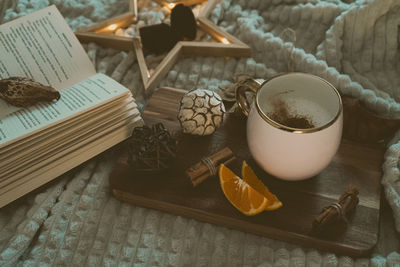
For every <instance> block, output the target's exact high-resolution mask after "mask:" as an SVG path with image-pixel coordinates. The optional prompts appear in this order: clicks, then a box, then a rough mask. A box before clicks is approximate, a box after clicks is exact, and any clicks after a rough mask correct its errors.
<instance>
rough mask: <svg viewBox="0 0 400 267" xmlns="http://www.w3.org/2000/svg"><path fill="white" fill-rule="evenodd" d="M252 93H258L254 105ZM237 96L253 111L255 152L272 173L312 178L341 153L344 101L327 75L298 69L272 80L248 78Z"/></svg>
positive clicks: (250, 129) (250, 135)
mask: <svg viewBox="0 0 400 267" xmlns="http://www.w3.org/2000/svg"><path fill="white" fill-rule="evenodd" d="M246 92H252V93H253V94H255V98H254V101H253V102H252V103H251V106H250V105H249V103H248V102H247V100H246V97H245V93H246ZM236 100H237V103H238V105H239V107H240V108H241V109H242V111H243V113H245V114H246V115H248V118H247V143H248V146H249V149H250V152H251V154H252V156H253V158H254V160H255V161H256V162H257V163H258V164H259V165H260V166H261V167H262V168H263V169H264V170H265V171H266V172H268V173H270V174H271V175H273V176H276V177H278V178H281V179H284V180H303V179H307V178H310V177H313V176H315V175H317V174H318V173H320V172H321V171H322V170H323V169H324V168H325V167H327V166H328V164H329V163H330V162H331V160H332V158H333V157H334V155H335V154H336V152H337V150H338V148H339V145H340V140H341V136H342V128H343V111H342V110H343V108H342V100H341V98H340V95H339V92H338V91H337V90H336V89H335V87H334V86H333V85H331V84H330V83H329V82H327V81H326V80H324V79H322V78H320V77H317V76H314V75H311V74H306V73H297V72H294V73H285V74H281V75H277V76H275V77H273V78H271V79H269V80H267V81H264V80H255V79H247V80H245V81H243V82H241V83H240V84H239V85H238V86H237V88H236ZM293 118H295V120H293ZM293 123H294V124H293Z"/></svg>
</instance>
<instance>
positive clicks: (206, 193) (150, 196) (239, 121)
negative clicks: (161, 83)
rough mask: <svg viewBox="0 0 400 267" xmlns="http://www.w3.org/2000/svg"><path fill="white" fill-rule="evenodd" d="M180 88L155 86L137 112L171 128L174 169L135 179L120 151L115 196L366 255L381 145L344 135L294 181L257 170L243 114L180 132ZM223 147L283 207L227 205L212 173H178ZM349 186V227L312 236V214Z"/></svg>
mask: <svg viewBox="0 0 400 267" xmlns="http://www.w3.org/2000/svg"><path fill="white" fill-rule="evenodd" d="M184 93H185V91H183V90H178V89H173V88H160V89H159V90H158V91H156V92H155V93H154V94H153V96H152V98H151V100H150V101H149V104H148V106H147V107H146V109H145V111H144V113H143V117H144V120H145V122H146V124H147V125H151V124H153V123H156V122H162V123H163V124H164V126H165V127H166V128H167V129H169V130H170V131H171V132H175V133H176V136H177V139H178V140H179V145H178V157H177V159H176V162H175V163H174V166H173V167H174V168H173V169H172V171H171V172H170V173H163V174H160V175H157V176H142V177H139V176H137V175H136V176H135V175H133V173H132V171H130V169H129V167H128V165H127V163H126V154H124V153H122V155H121V156H120V158H119V159H118V161H117V163H116V166H115V168H114V170H113V171H112V173H111V174H110V187H111V189H112V192H113V194H114V196H115V197H116V198H117V199H120V200H122V201H126V202H129V203H132V204H135V205H139V206H143V207H147V208H154V209H158V210H162V211H165V212H169V213H173V214H176V215H182V216H186V217H190V218H194V219H197V220H200V221H205V222H209V223H213V224H218V225H222V226H226V227H229V228H233V229H238V230H241V231H245V232H250V233H254V234H258V235H263V236H266V237H270V238H274V239H280V240H284V241H288V242H292V243H295V244H298V245H301V246H309V247H315V248H317V249H322V250H328V251H332V252H334V253H337V254H346V255H349V256H366V255H368V254H369V253H371V251H372V249H373V247H374V245H375V244H376V243H377V240H378V229H379V209H380V192H381V186H380V180H381V166H382V162H383V153H384V148H383V146H378V145H369V144H368V145H367V144H361V143H356V142H351V141H347V140H342V143H341V146H340V149H339V151H338V153H337V155H336V156H335V158H334V159H333V161H332V162H331V164H330V165H329V166H328V167H327V168H326V169H325V170H324V171H323V172H322V173H320V174H319V175H318V176H316V177H313V178H311V179H308V180H305V181H300V182H288V181H283V180H279V179H277V178H275V177H272V176H270V175H269V174H267V173H265V172H264V171H262V170H261V169H260V168H259V167H258V166H257V165H256V163H255V162H254V160H253V159H252V157H251V155H250V153H249V151H248V148H247V143H246V131H245V129H246V120H245V118H238V117H235V116H233V115H225V117H224V123H223V125H222V127H221V128H219V129H218V130H217V131H216V132H215V133H214V134H212V135H210V136H206V137H195V136H189V135H184V134H182V133H181V130H180V125H179V122H178V121H177V112H178V106H179V100H180V99H181V97H182V95H183V94H184ZM225 146H228V147H229V148H231V150H232V151H233V152H234V154H235V155H236V156H237V158H238V159H239V160H238V161H237V163H235V164H234V166H233V170H234V171H235V172H236V173H238V174H239V173H240V172H239V170H240V165H241V162H242V160H246V161H247V162H248V164H249V165H250V166H251V167H252V168H253V169H254V171H255V172H256V174H257V175H258V177H259V178H260V179H261V180H262V181H263V182H264V184H265V185H267V186H268V188H269V189H270V190H271V191H272V192H273V193H275V194H276V195H277V196H278V198H279V199H280V200H281V201H282V202H283V207H282V208H280V209H279V210H276V211H264V212H262V213H260V214H258V215H256V216H252V217H247V216H245V215H243V214H242V213H240V212H239V211H238V210H236V209H235V208H234V207H233V206H232V205H231V204H230V203H229V202H228V200H227V199H226V198H225V196H224V194H223V193H222V190H221V188H220V185H219V179H218V178H217V177H215V178H209V179H208V180H206V181H204V182H203V183H202V184H200V185H199V186H197V187H195V188H194V187H193V186H192V184H191V182H190V180H189V178H187V177H186V176H185V174H184V171H185V170H186V169H187V168H188V167H189V166H191V165H193V164H194V163H196V162H198V161H199V160H200V159H201V158H202V157H204V156H207V155H210V154H212V153H215V152H216V151H218V150H220V149H222V148H223V147H225ZM350 184H354V185H355V186H356V187H357V188H358V189H359V192H360V194H359V198H360V203H359V205H358V206H357V208H356V210H355V211H354V213H353V214H351V216H350V217H349V219H348V225H347V226H345V225H342V226H341V227H335V228H334V229H330V230H329V231H325V232H323V233H320V234H319V235H314V234H312V233H311V225H312V221H313V219H314V218H315V217H316V216H317V215H318V214H319V213H320V212H321V211H322V210H323V208H324V207H327V206H329V205H330V204H331V203H333V202H336V201H337V199H338V197H339V196H340V195H341V194H342V193H343V192H344V191H345V189H346V188H347V186H348V185H350Z"/></svg>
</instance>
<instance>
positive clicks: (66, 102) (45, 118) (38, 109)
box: [0, 73, 130, 148]
mask: <svg viewBox="0 0 400 267" xmlns="http://www.w3.org/2000/svg"><path fill="white" fill-rule="evenodd" d="M60 94H61V97H60V99H59V100H58V101H57V102H53V103H38V104H36V105H34V106H32V107H30V108H24V109H21V110H18V111H16V112H14V113H13V114H11V115H10V116H7V117H5V118H3V119H2V120H0V148H1V147H4V146H7V145H9V144H11V143H13V142H15V141H17V140H20V139H21V138H23V137H27V136H29V135H32V134H34V133H36V132H38V131H39V130H40V131H41V130H43V129H46V128H48V127H50V126H51V125H55V124H58V123H60V122H62V121H64V120H66V119H67V118H71V117H75V116H78V115H80V114H81V113H83V112H86V111H88V110H91V109H93V108H95V107H97V106H100V105H102V104H104V103H106V102H109V101H112V100H113V99H116V98H118V97H121V96H122V95H125V94H130V91H129V90H128V89H127V88H126V87H124V86H123V85H121V84H119V83H118V82H116V81H115V80H113V79H112V78H110V77H108V76H106V75H104V74H101V73H99V74H95V75H93V76H91V77H89V78H88V79H86V80H84V81H82V82H79V83H77V84H74V85H73V86H71V87H69V88H67V89H65V90H63V91H61V92H60Z"/></svg>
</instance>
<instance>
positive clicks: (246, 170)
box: [242, 161, 282, 210]
mask: <svg viewBox="0 0 400 267" xmlns="http://www.w3.org/2000/svg"><path fill="white" fill-rule="evenodd" d="M242 178H243V180H244V181H245V182H246V183H247V184H249V185H250V186H251V187H252V188H254V189H255V190H256V191H257V192H259V193H260V194H262V195H263V196H264V197H266V198H267V199H268V204H267V206H266V207H265V209H266V210H276V209H279V208H280V207H282V202H281V201H280V200H279V199H278V198H277V197H276V196H275V195H274V194H272V193H271V192H270V191H269V190H268V188H267V187H266V186H265V185H264V184H263V182H261V180H260V179H258V177H257V175H256V174H255V173H254V171H253V169H252V168H250V166H249V165H248V164H247V162H246V161H243V163H242Z"/></svg>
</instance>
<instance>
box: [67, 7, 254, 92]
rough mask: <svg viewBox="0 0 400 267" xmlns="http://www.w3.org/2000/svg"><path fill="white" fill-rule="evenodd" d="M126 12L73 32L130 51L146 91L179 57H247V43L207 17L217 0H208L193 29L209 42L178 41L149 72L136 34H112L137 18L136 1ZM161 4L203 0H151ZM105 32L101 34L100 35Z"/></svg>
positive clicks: (150, 88) (170, 8) (153, 86)
mask: <svg viewBox="0 0 400 267" xmlns="http://www.w3.org/2000/svg"><path fill="white" fill-rule="evenodd" d="M130 1H131V2H130V10H129V12H127V13H125V14H122V15H119V16H117V17H114V18H111V19H109V20H106V21H103V22H99V23H96V24H95V25H92V26H90V27H86V28H81V29H79V30H78V31H76V32H75V35H76V36H77V37H78V39H79V40H80V41H81V42H84V43H87V42H96V43H99V44H100V45H103V46H107V47H111V48H115V49H120V50H134V51H135V53H136V57H137V60H138V64H139V68H140V72H141V76H142V80H143V84H144V88H145V90H146V91H148V90H152V89H154V88H155V87H156V86H157V85H158V84H159V83H160V82H161V80H162V79H163V77H164V76H165V75H166V74H167V73H168V72H169V71H170V69H171V68H172V67H173V66H174V64H175V63H176V62H177V61H178V59H179V58H180V57H181V56H218V57H221V56H222V57H250V56H251V49H250V47H249V46H248V45H246V44H245V43H243V42H242V41H240V40H239V39H237V38H236V37H234V36H233V35H231V34H229V33H227V32H226V31H224V30H222V29H221V28H219V27H218V26H217V25H216V24H215V23H213V22H212V21H210V20H209V19H208V18H207V17H208V15H209V14H210V12H211V11H212V10H213V9H214V7H215V5H217V4H218V2H219V1H220V0H209V1H207V3H206V4H205V5H203V6H202V8H201V10H200V12H199V13H198V14H195V17H196V22H197V29H198V30H199V31H201V32H203V33H204V34H208V35H210V36H211V37H212V38H213V41H212V40H211V41H200V40H194V41H178V42H177V43H176V44H175V46H174V47H173V48H172V49H171V50H170V51H169V52H168V53H167V55H166V56H165V57H164V58H163V60H162V61H161V62H160V64H159V65H158V66H157V67H156V68H155V69H154V70H152V71H151V72H150V71H149V69H148V67H147V64H146V60H145V57H144V54H143V49H142V44H141V41H140V37H139V36H137V37H123V36H116V35H115V34H113V33H114V32H115V31H117V30H118V29H119V28H123V27H127V26H129V25H130V24H133V23H136V21H137V3H136V0H130ZM154 1H155V2H157V3H159V4H160V5H161V6H163V7H166V8H168V10H172V9H173V8H174V7H175V6H176V5H178V4H183V5H185V6H193V5H197V4H202V3H203V2H206V0H177V1H174V0H169V1H168V0H154ZM104 33H105V34H104Z"/></svg>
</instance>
